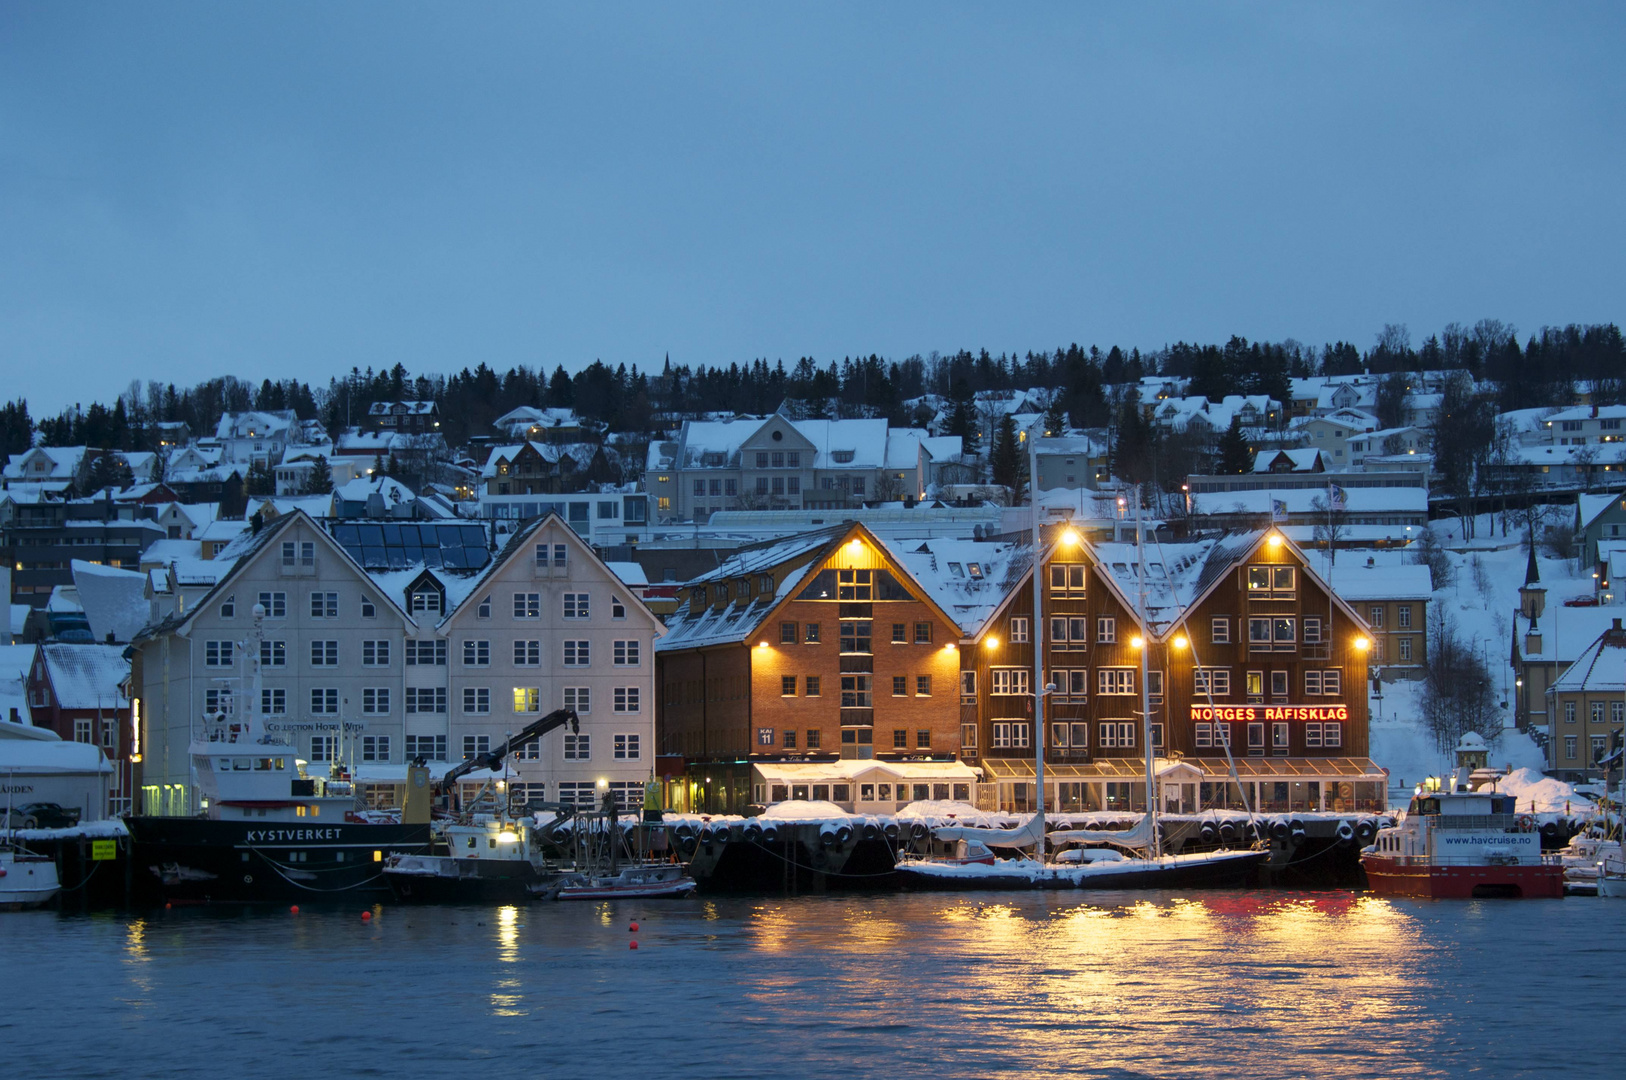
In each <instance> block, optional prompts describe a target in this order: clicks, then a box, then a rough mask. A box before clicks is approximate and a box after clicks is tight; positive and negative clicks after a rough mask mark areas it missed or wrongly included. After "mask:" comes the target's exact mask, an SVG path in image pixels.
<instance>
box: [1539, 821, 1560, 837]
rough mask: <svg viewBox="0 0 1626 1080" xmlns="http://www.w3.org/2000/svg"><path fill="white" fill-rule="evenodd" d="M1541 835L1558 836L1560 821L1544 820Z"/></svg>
mask: <svg viewBox="0 0 1626 1080" xmlns="http://www.w3.org/2000/svg"><path fill="white" fill-rule="evenodd" d="M1541 835H1542V836H1546V837H1554V836H1557V835H1558V822H1556V821H1544V822H1542V823H1541Z"/></svg>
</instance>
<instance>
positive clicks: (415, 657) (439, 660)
mask: <svg viewBox="0 0 1626 1080" xmlns="http://www.w3.org/2000/svg"><path fill="white" fill-rule="evenodd" d="M406 664H407V667H445V666H446V642H445V641H444V640H439V641H409V642H407V643H406Z"/></svg>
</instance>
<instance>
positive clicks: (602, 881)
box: [558, 863, 695, 900]
mask: <svg viewBox="0 0 1626 1080" xmlns="http://www.w3.org/2000/svg"><path fill="white" fill-rule="evenodd" d="M694 889H695V881H694V878H692V877H690V876H689V875H688V873H687V871H685V870H684V869H683V867H681V866H679V865H677V864H676V863H643V864H639V865H634V866H624V867H622V868H621V869H620V870H618V871H616V872H615V873H612V874H570V875H566V877H565V879H564V883H563V886H562V887H560V888H559V889H558V898H559V899H560V900H665V899H670V898H672V897H677V896H688V895H689V894H690V893H692V892H694Z"/></svg>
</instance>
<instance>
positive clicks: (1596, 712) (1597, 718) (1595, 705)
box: [1591, 701, 1603, 724]
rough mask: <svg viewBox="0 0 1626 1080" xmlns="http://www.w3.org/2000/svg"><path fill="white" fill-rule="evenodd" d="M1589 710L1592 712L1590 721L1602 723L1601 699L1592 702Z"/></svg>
mask: <svg viewBox="0 0 1626 1080" xmlns="http://www.w3.org/2000/svg"><path fill="white" fill-rule="evenodd" d="M1591 712H1592V723H1594V724H1601V723H1603V702H1601V701H1594V702H1592V709H1591Z"/></svg>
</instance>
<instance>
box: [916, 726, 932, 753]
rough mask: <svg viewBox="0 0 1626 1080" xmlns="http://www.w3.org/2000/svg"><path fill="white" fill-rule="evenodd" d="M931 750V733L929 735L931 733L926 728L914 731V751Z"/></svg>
mask: <svg viewBox="0 0 1626 1080" xmlns="http://www.w3.org/2000/svg"><path fill="white" fill-rule="evenodd" d="M931 748H932V733H931V731H930V730H928V729H926V728H918V729H916V731H915V749H916V750H930V749H931Z"/></svg>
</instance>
